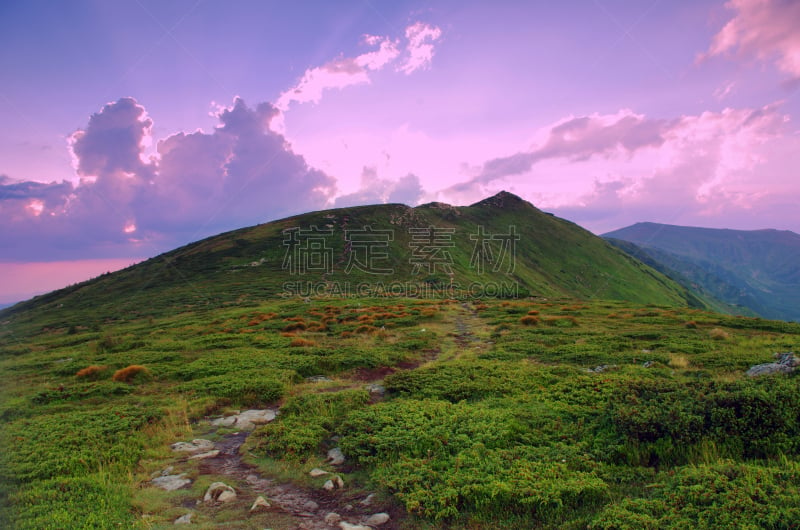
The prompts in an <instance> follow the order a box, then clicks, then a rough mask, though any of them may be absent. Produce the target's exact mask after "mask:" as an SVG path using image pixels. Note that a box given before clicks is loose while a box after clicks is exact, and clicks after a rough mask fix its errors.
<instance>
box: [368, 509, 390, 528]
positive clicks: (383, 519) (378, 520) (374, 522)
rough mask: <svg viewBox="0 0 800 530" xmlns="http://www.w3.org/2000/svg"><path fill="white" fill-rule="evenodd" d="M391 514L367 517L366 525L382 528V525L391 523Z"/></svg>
mask: <svg viewBox="0 0 800 530" xmlns="http://www.w3.org/2000/svg"><path fill="white" fill-rule="evenodd" d="M389 519H390V517H389V514H388V513H384V512H381V513H375V514H372V515H370V516H369V517H367V520H366V521H364V524H368V525H369V526H380V525H382V524H385V523H388V522H389Z"/></svg>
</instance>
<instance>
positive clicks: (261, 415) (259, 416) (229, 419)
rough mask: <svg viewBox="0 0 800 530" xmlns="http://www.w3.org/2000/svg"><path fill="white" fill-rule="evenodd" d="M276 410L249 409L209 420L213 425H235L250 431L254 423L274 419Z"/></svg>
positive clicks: (257, 423) (253, 427)
mask: <svg viewBox="0 0 800 530" xmlns="http://www.w3.org/2000/svg"><path fill="white" fill-rule="evenodd" d="M277 415H278V414H277V412H275V411H274V410H272V409H251V410H246V411H244V412H240V413H239V414H234V415H233V416H225V417H223V418H217V419H215V420H211V425H213V426H215V427H236V428H238V429H241V430H243V431H252V430H253V429H255V428H256V425H263V424H265V423H269V422H271V421H272V420H274V419H275V417H276V416H277Z"/></svg>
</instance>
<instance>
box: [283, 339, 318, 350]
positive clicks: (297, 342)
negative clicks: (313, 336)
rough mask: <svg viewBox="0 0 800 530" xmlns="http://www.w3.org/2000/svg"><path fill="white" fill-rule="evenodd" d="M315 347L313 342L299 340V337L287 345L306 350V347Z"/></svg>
mask: <svg viewBox="0 0 800 530" xmlns="http://www.w3.org/2000/svg"><path fill="white" fill-rule="evenodd" d="M316 345H317V343H316V342H314V341H313V340H308V339H301V338H300V337H297V338H295V339H293V340H292V342H291V343H290V344H289V346H294V347H300V348H306V347H308V346H316Z"/></svg>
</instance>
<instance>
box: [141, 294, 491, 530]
mask: <svg viewBox="0 0 800 530" xmlns="http://www.w3.org/2000/svg"><path fill="white" fill-rule="evenodd" d="M484 326H485V323H484V322H483V321H482V319H481V318H480V317H479V316H478V313H477V312H476V311H475V310H474V309H473V308H472V307H471V306H470V305H469V304H466V303H464V304H461V305H460V307H458V308H456V309H455V311H454V312H452V313H451V314H450V315H449V318H447V319H446V321H445V323H444V329H442V331H445V333H444V334H443V337H442V343H440V345H439V346H438V347H436V348H433V349H429V350H425V351H423V352H422V353H423V354H422V356H421V357H420V359H418V360H416V361H413V362H405V363H401V364H399V365H397V366H395V367H380V368H375V369H357V370H356V371H355V372H354V373H353V380H354V383H355V384H356V386H358V385H363V386H364V388H366V389H367V390H368V391H369V392H370V396H371V398H372V399H371V402H372V403H376V402H378V401H381V400H383V394H384V388H383V385H382V383H383V378H384V377H385V376H387V375H389V374H391V373H393V372H395V371H397V370H398V369H399V370H413V369H416V368H417V367H419V366H420V365H422V364H425V363H427V362H431V361H435V360H446V359H448V358H459V357H462V356H465V355H469V356H477V355H479V354H481V353H482V352H485V351H488V350H489V349H490V348H491V347H492V342H491V341H488V340H485V339H484V338H482V337H480V336H479V335H478V334H477V333H476V332H475V330H479V329H482V328H483V327H484ZM440 329H441V328H440ZM308 379H309V381H310V382H317V383H319V382H323V383H324V382H327V381H331V380H330V379H328V378H327V377H324V376H315V377H312V378H308ZM343 388H352V386H350V387H332V388H330V389H326V388H323V389H321V390H320V391H322V392H326V391H332V392H336V391H339V390H342V389H343ZM278 414H279V411H278V410H277V409H262V410H247V411H243V412H239V413H238V414H235V415H231V416H225V417H218V418H211V419H206V420H202V421H201V422H198V423H197V424H195V425H194V430H195V432H196V433H198V434H199V435H200V436H205V437H207V438H211V439H214V440H215V441H211V440H209V439H207V438H198V439H195V440H191V441H182V442H176V443H174V444H172V446H171V448H172V451H173V454H174V455H175V458H174V461H173V462H172V463H171V465H169V466H167V467H166V468H165V469H163V470H162V471H161V472H160V473H156V474H155V475H156V476H153V477H151V480H150V485H151V486H154V487H157V488H161V489H163V490H166V491H176V490H187V489H189V488H191V486H192V484H193V483H195V482H198V481H200V480H202V478H203V477H212V478H211V479H209V478H206V479H205V482H209V481H210V480H213V481H214V482H212V483H211V484H210V485H209V486H208V488H206V490H205V494H204V495H197V496H196V497H197V498H188V499H187V498H185V497H184V498H183V500H182V501H181V502H180V506H181V507H182V508H183V509H184V513H183V515H181V516H179V517H177V519H175V520H174V521H173V522H174V524H199V525H201V526H203V527H207V528H230V529H265V528H270V529H275V530H279V529H280V530H295V529H298V530H330V529H337V528H339V529H342V530H367V529H381V530H394V529H399V528H400V523H401V521H402V520H403V518H404V517H405V513H404V511H403V510H402V508H400V507H399V506H398V505H397V504H394V503H385V502H383V503H382V502H380V501H378V499H376V497H375V495H374V494H370V493H369V492H365V491H364V490H363V489H359V488H351V487H350V485H348V484H346V482H345V480H344V479H343V478H342V475H344V472H345V471H346V470H348V467H349V466H348V465H347V464H346V463H345V461H344V455H342V454H341V452H340V451H338V449H333V450H331V451H330V452H329V454H328V456H329V458H328V460H327V461H326V466H325V469H319V468H315V469H313V470H311V472H310V476H311V477H312V478H313V479H314V480H308V481H299V482H311V483H320V484H322V486H321V487H311V486H306V485H301V484H299V483H295V482H288V481H286V480H279V479H277V478H276V477H272V476H268V475H266V474H265V473H264V472H263V471H260V470H259V469H258V468H257V467H256V466H254V465H252V464H250V463H248V462H246V461H245V458H243V455H242V446H243V445H244V443H245V441H246V440H247V437H248V436H249V435H250V433H251V432H252V431H253V430H254V429H255V428H256V427H257V426H258V425H262V424H265V423H269V422H271V421H274V420H275V418H276V417H277V416H278ZM234 429H238V430H234ZM176 469H177V470H180V471H183V472H181V473H179V472H177V471H176ZM190 477H191V478H190Z"/></svg>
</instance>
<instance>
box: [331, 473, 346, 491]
mask: <svg viewBox="0 0 800 530" xmlns="http://www.w3.org/2000/svg"><path fill="white" fill-rule="evenodd" d="M333 483H334V484H336V487H337V488H339V489H341V488H344V480H342V477H340V476H339V475H336V476H335V477H333Z"/></svg>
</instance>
